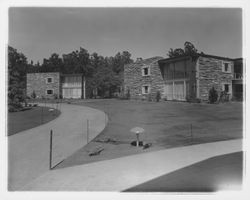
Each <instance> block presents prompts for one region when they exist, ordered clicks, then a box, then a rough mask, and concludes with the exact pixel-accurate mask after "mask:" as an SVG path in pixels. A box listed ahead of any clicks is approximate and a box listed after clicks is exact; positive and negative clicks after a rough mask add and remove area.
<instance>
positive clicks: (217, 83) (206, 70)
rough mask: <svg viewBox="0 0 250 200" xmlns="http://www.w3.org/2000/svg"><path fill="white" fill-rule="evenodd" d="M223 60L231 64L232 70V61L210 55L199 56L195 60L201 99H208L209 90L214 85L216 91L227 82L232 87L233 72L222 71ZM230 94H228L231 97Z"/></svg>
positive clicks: (219, 90)
mask: <svg viewBox="0 0 250 200" xmlns="http://www.w3.org/2000/svg"><path fill="white" fill-rule="evenodd" d="M223 62H228V63H230V65H231V71H232V72H233V64H234V63H233V61H230V60H221V59H216V58H212V57H202V56H200V57H199V58H198V60H197V65H198V67H199V68H198V71H199V72H198V73H199V76H198V79H199V97H198V98H200V99H201V100H203V101H207V100H208V96H209V90H210V89H211V88H212V87H214V88H215V89H216V90H217V91H218V93H220V92H221V91H222V85H223V84H229V87H230V88H232V79H233V73H232V72H231V73H227V72H223V71H222V67H223ZM230 90H231V89H230ZM231 94H232V93H231ZM231 96H232V95H230V97H231Z"/></svg>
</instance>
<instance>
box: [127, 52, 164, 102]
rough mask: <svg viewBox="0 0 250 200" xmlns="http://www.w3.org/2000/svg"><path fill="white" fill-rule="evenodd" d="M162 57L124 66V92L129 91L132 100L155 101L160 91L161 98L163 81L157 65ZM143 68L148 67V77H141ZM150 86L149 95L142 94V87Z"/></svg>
mask: <svg viewBox="0 0 250 200" xmlns="http://www.w3.org/2000/svg"><path fill="white" fill-rule="evenodd" d="M160 59H162V57H153V58H149V59H145V60H141V61H138V62H135V63H133V64H129V65H125V66H124V92H125V93H126V92H127V91H128V89H129V91H130V97H131V98H132V99H141V98H148V97H149V96H150V97H151V98H152V99H155V96H156V92H157V91H160V92H161V96H163V90H164V89H163V88H164V81H163V77H162V74H161V71H160V68H159V65H158V63H157V61H158V60H160ZM143 66H149V67H150V75H149V76H143V75H142V68H143ZM143 85H149V86H150V94H148V95H145V94H142V86H143Z"/></svg>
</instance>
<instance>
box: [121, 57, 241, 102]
mask: <svg viewBox="0 0 250 200" xmlns="http://www.w3.org/2000/svg"><path fill="white" fill-rule="evenodd" d="M236 64H237V68H236V67H235V66H236ZM242 69H243V67H242V59H231V58H225V57H219V56H213V55H205V54H197V55H196V56H182V57H176V58H167V59H162V58H160V57H153V58H150V59H145V60H137V62H135V63H133V64H130V65H125V67H124V88H125V92H127V91H128V90H129V92H130V96H131V98H148V97H151V98H152V97H155V95H156V92H157V91H159V92H160V93H161V97H162V98H163V99H165V100H178V101H186V100H195V99H199V100H202V101H207V100H208V96H209V90H210V89H211V88H212V87H214V88H215V89H216V90H217V91H218V92H219V94H220V93H221V92H222V91H226V93H227V94H228V95H229V98H230V99H232V98H236V97H237V98H239V97H241V98H242V94H243V84H242V72H243V70H242Z"/></svg>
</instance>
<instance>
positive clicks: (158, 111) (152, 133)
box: [58, 99, 243, 167]
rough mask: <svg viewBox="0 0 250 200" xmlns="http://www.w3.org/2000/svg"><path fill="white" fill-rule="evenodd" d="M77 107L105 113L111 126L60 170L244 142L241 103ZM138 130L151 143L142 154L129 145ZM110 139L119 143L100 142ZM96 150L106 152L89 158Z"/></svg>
mask: <svg viewBox="0 0 250 200" xmlns="http://www.w3.org/2000/svg"><path fill="white" fill-rule="evenodd" d="M77 104H79V105H83V106H89V107H93V108H96V109H100V110H103V111H105V112H106V113H107V114H108V117H109V123H108V125H107V127H106V128H105V129H104V131H103V132H102V133H101V134H100V135H98V136H97V137H96V138H95V139H94V140H93V141H92V142H90V143H89V144H88V145H86V146H85V147H83V148H82V149H80V150H79V151H77V152H76V153H75V154H73V155H72V156H70V157H69V158H68V159H66V160H65V161H64V162H63V163H62V164H61V165H59V166H58V167H67V166H71V165H77V164H84V163H89V162H96V161H100V160H105V159H112V158H117V157H121V156H126V155H131V154H135V153H143V152H147V151H155V150H161V149H166V148H173V147H178V146H185V145H192V144H199V143H207V142H214V141H222V140H230V139H236V138H242V127H243V107H242V103H240V102H229V103H224V104H215V105H211V104H194V103H186V102H166V101H165V102H159V103H156V102H146V101H145V102H144V101H132V100H131V101H127V100H115V99H113V100H96V101H95V100H92V101H82V102H79V103H77ZM137 126H139V127H142V128H144V129H145V133H144V134H143V136H142V137H141V138H142V139H143V141H144V142H146V143H152V146H151V147H150V148H148V149H145V150H143V149H142V148H137V147H133V146H131V145H130V143H131V142H132V141H133V140H135V135H134V134H132V133H131V132H130V129H132V128H133V127H137ZM191 126H192V131H191ZM107 138H111V139H113V140H116V142H115V143H111V142H110V143H103V142H100V140H105V139H107ZM97 147H102V148H104V151H102V152H101V153H100V155H97V156H91V157H90V156H88V152H89V151H91V150H92V149H95V148H97Z"/></svg>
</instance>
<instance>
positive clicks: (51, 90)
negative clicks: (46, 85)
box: [46, 89, 54, 95]
mask: <svg viewBox="0 0 250 200" xmlns="http://www.w3.org/2000/svg"><path fill="white" fill-rule="evenodd" d="M49 90H51V91H52V94H48V91H49ZM53 94H54V90H53V89H46V95H53Z"/></svg>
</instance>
